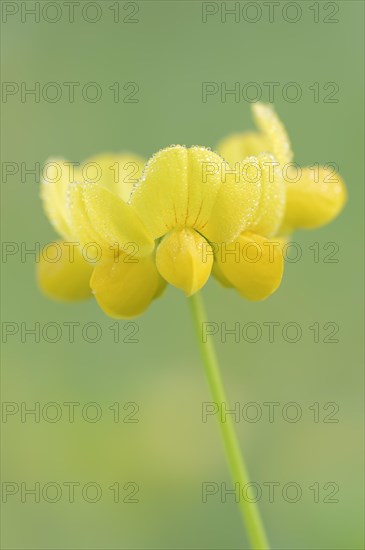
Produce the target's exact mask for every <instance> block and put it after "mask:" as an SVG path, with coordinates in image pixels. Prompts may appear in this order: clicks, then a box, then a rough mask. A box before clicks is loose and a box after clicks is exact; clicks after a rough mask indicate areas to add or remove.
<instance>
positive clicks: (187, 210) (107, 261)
mask: <svg viewBox="0 0 365 550" xmlns="http://www.w3.org/2000/svg"><path fill="white" fill-rule="evenodd" d="M253 111H254V115H255V119H256V121H257V124H258V126H259V128H260V132H257V133H247V134H235V135H233V136H231V137H228V138H226V139H225V140H224V141H223V142H221V144H220V145H219V146H218V151H219V153H220V154H217V153H214V152H213V151H211V150H210V149H207V148H206V147H198V146H194V147H191V148H187V147H184V146H180V145H174V146H171V147H168V148H166V149H163V150H161V151H159V152H158V153H156V154H155V155H154V156H152V157H151V159H150V160H149V161H148V162H147V164H146V165H145V166H144V161H143V160H142V159H141V158H139V157H135V156H132V155H119V156H118V155H102V156H99V157H94V158H93V159H90V160H89V161H88V162H87V163H85V165H84V166H86V165H88V167H89V170H90V166H91V169H92V167H93V166H94V168H95V170H96V172H97V173H98V170H99V171H100V174H99V177H98V178H91V177H90V176H89V172H88V171H86V170H84V166H81V167H78V168H77V169H75V170H74V173H73V177H72V179H71V178H70V177H67V175H68V174H67V173H66V171H62V174H61V176H60V177H58V178H56V177H55V175H54V174H52V170H51V174H49V170H48V172H47V174H48V179H47V181H44V182H43V184H42V198H43V203H44V207H45V210H46V213H47V214H48V217H49V219H50V221H51V223H52V224H53V226H54V228H55V229H56V231H57V232H58V233H59V234H60V235H61V237H62V241H61V242H60V243H59V247H60V251H61V259H60V260H59V261H57V262H54V263H52V262H49V261H47V260H45V259H44V256H45V255H44V254H43V258H41V261H40V263H39V269H38V275H39V277H38V278H39V282H40V286H41V287H42V288H43V290H44V291H45V292H46V294H48V295H49V296H51V297H55V298H59V299H69V300H75V299H83V298H87V297H89V296H90V295H92V294H93V295H94V296H95V298H96V300H97V302H98V304H99V305H100V307H101V308H102V309H103V310H104V311H105V313H106V314H107V315H110V316H112V317H116V318H129V317H133V316H136V315H139V314H140V313H142V312H143V311H144V310H145V309H146V308H147V307H148V306H149V304H150V303H151V302H152V300H153V299H155V298H157V297H159V296H160V295H161V293H162V291H163V289H164V287H165V285H166V283H170V284H172V285H173V286H175V287H177V288H179V289H181V290H183V291H184V293H185V294H186V295H187V296H191V295H193V294H194V293H196V292H197V291H198V290H199V289H201V288H202V287H203V286H204V284H205V283H206V282H207V280H208V279H209V276H210V274H211V273H212V272H213V274H214V275H215V277H216V278H217V279H218V280H219V281H220V282H221V283H222V284H223V285H224V286H226V287H234V288H236V289H237V290H238V292H239V293H240V294H241V295H242V296H243V297H245V298H247V299H249V300H262V299H264V298H267V297H268V296H269V295H270V294H272V293H273V292H274V291H275V290H276V289H277V288H278V287H279V285H280V283H281V280H282V276H283V271H284V260H283V253H282V244H283V242H285V241H284V238H286V237H287V236H288V235H289V234H290V233H291V232H292V231H293V230H295V229H297V228H314V227H318V226H320V225H323V224H324V223H327V222H328V221H330V220H332V219H333V218H334V217H335V216H336V215H337V214H338V213H339V211H340V210H341V208H342V206H343V204H344V202H345V199H346V191H345V187H344V184H343V182H342V179H341V178H340V176H339V175H338V174H335V175H333V174H332V177H331V176H330V175H329V173H328V172H329V171H331V169H330V168H329V169H327V168H325V167H324V168H321V167H319V168H318V169H317V172H315V170H312V169H311V168H304V169H301V170H300V172H299V176H298V177H296V178H295V177H294V176H293V173H294V167H293V162H292V159H293V154H292V150H291V145H290V141H289V138H288V135H287V133H286V130H285V128H284V126H283V124H282V123H281V121H280V120H279V119H278V117H277V115H276V114H275V112H274V110H273V108H272V107H271V106H267V105H263V104H256V105H254V107H253ZM60 162H61V161H59V163H60ZM64 164H66V163H64ZM143 166H144V168H143ZM120 167H122V169H124V170H126V167H127V171H128V173H127V174H125V173H124V177H121V174H120V171H121V168H120ZM131 175H133V176H134V179H131V177H130V176H131ZM128 176H129V177H128ZM294 180H295V181H294ZM72 243H73V244H75V247H74V248H73V249H72V259H71V258H70V247H71V244H72ZM91 243H93V244H94V245H96V246H97V247H98V248H99V249H100V251H101V254H100V256H99V257H97V258H96V259H95V260H94V261H90V258H89V257H85V254H84V253H83V252H84V249H85V247H89V246H90V244H91ZM46 257H47V255H46Z"/></svg>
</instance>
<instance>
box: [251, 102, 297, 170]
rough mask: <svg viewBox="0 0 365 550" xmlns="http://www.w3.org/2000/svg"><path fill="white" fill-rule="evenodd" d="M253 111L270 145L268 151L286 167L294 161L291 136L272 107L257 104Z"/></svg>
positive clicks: (254, 105)
mask: <svg viewBox="0 0 365 550" xmlns="http://www.w3.org/2000/svg"><path fill="white" fill-rule="evenodd" d="M252 111H253V114H254V118H255V121H256V124H257V126H258V127H259V129H260V130H261V132H262V134H263V137H264V139H265V141H266V143H267V145H268V151H269V152H270V153H272V154H273V155H274V157H275V158H276V159H277V160H278V161H279V163H280V164H281V165H282V166H284V165H286V164H288V163H289V162H291V161H292V160H293V152H292V150H291V146H290V140H289V136H288V134H287V132H286V130H285V127H284V125H283V123H282V122H281V120H280V119H279V117H278V116H277V114H276V113H275V110H274V107H273V106H272V105H266V104H264V103H255V104H253V106H252Z"/></svg>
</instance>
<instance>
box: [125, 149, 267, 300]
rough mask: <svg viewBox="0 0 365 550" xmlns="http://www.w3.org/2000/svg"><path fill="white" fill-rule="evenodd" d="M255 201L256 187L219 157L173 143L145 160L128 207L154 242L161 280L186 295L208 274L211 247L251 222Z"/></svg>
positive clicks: (210, 262)
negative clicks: (147, 160) (131, 207)
mask: <svg viewBox="0 0 365 550" xmlns="http://www.w3.org/2000/svg"><path fill="white" fill-rule="evenodd" d="M227 168H228V170H227ZM258 200H259V193H258V192H257V189H252V188H251V186H250V184H249V182H247V181H245V180H244V178H243V177H242V175H240V176H238V177H237V175H236V174H233V173H231V172H229V166H228V165H227V163H226V162H225V161H224V160H223V159H222V158H221V157H220V156H219V155H217V154H216V153H213V152H212V151H210V150H209V149H206V148H205V147H191V148H190V149H187V148H186V147H182V146H179V145H178V146H172V147H169V148H167V149H163V150H162V151H159V152H158V153H157V154H156V155H154V156H153V157H152V158H151V159H150V161H149V162H148V164H147V165H146V168H145V170H144V174H143V177H142V179H141V181H140V182H139V183H138V185H137V187H136V188H135V190H134V192H133V194H132V198H131V205H132V206H133V207H134V208H135V209H136V211H137V212H138V214H139V216H140V218H141V219H142V220H143V222H144V224H145V226H146V227H147V228H148V230H149V232H150V234H151V236H152V237H153V239H156V240H157V242H158V244H157V250H156V264H157V268H158V270H159V272H160V273H161V275H162V277H163V278H164V279H165V280H166V281H168V282H169V283H171V284H172V285H174V286H176V287H177V288H180V289H182V290H183V291H184V292H185V294H186V295H187V296H190V295H191V294H194V293H195V292H197V291H198V290H199V289H200V288H201V287H202V286H203V285H204V284H205V283H206V281H207V280H208V278H209V275H210V273H211V269H212V264H213V250H212V247H211V245H210V243H211V242H213V243H216V242H219V243H220V242H230V241H232V240H233V239H234V238H235V237H236V236H237V235H238V234H239V233H240V232H241V231H242V229H243V228H244V227H246V226H248V225H249V224H250V222H251V220H252V218H253V216H254V214H255V212H256V210H257V205H258Z"/></svg>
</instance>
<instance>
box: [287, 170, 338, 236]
mask: <svg viewBox="0 0 365 550" xmlns="http://www.w3.org/2000/svg"><path fill="white" fill-rule="evenodd" d="M346 198H347V193H346V187H345V185H344V183H343V180H342V178H341V176H340V175H339V174H337V173H334V172H333V169H332V168H330V167H323V166H320V167H319V169H318V168H317V169H313V168H312V169H311V168H302V173H301V177H300V179H299V180H298V181H297V182H295V183H294V182H290V181H289V182H288V183H287V204H286V211H285V217H284V223H283V227H285V228H286V229H285V231H286V232H289V231H290V230H293V229H296V228H303V229H312V228H315V227H320V226H321V225H324V224H326V223H328V222H330V221H331V220H333V219H334V218H335V217H336V216H337V215H338V214H339V212H340V211H341V210H342V208H343V206H344V204H345V202H346Z"/></svg>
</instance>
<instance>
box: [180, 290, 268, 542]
mask: <svg viewBox="0 0 365 550" xmlns="http://www.w3.org/2000/svg"><path fill="white" fill-rule="evenodd" d="M189 303H190V306H191V311H192V316H193V321H194V326H195V331H196V335H197V338H198V343H199V348H200V352H201V355H202V359H203V363H204V367H205V372H206V375H207V378H208V382H209V386H210V391H211V394H212V397H213V400H214V402H215V403H217V405H218V406H219V407H221V404H222V403H224V404H225V405H226V407H227V408H228V401H227V398H226V395H225V391H224V386H223V382H222V378H221V375H220V371H219V364H218V360H217V356H216V353H215V349H214V346H213V343H212V341H211V340H210V339H209V338H208V339H207V340H206V341H204V342H203V339H202V327H203V323H206V314H205V310H204V305H203V301H202V298H201V296H200V295H199V293H196V294H194V295H193V296H191V297H190V298H189ZM219 426H220V430H221V434H222V438H223V442H224V448H225V451H226V456H227V460H228V464H229V468H230V472H231V477H232V481H233V483H239V484H240V486H241V484H243V485H244V484H246V483H249V475H248V471H247V467H246V465H245V462H244V459H243V456H242V455H241V451H240V447H239V443H238V440H237V436H236V433H235V430H234V427H233V422H232V419H231V417H230V416H229V415H228V416H227V417H226V418H225V421H224V422H223V421H222V418H221V416H220V417H219ZM239 507H240V511H241V515H242V518H243V522H244V525H245V526H246V530H247V534H248V538H249V541H250V543H251V546H252V548H255V549H257V550H258V549H260V550H267V549H268V548H269V543H268V540H267V537H266V533H265V529H264V526H263V523H262V520H261V516H260V512H259V509H258V506H257V504H256V503H253V502H248V501H247V500H246V499H243V498H240V500H239Z"/></svg>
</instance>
